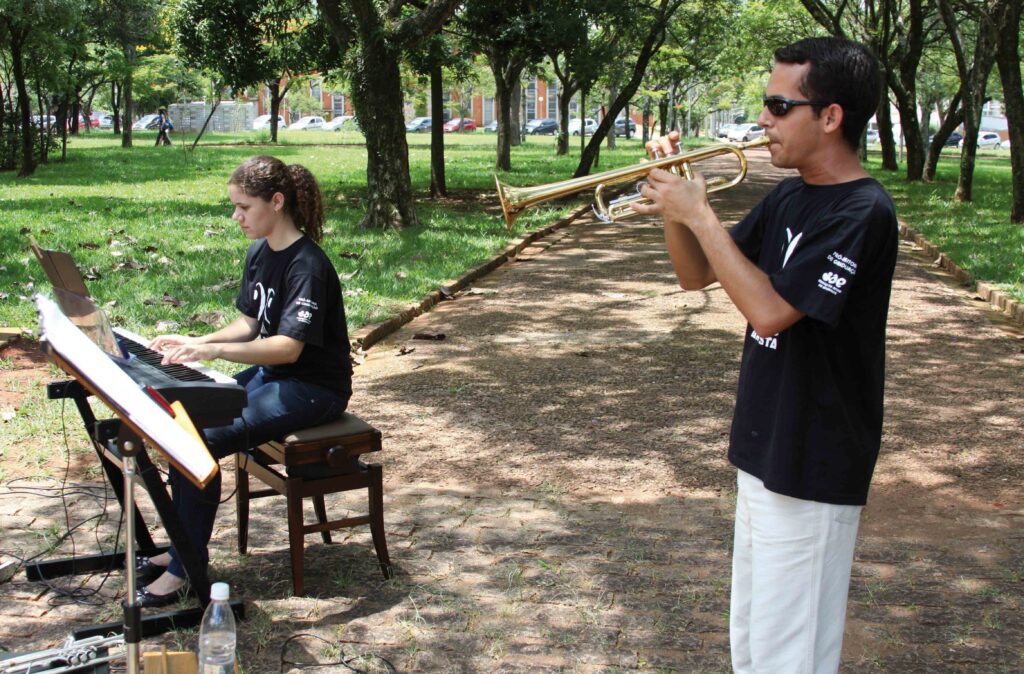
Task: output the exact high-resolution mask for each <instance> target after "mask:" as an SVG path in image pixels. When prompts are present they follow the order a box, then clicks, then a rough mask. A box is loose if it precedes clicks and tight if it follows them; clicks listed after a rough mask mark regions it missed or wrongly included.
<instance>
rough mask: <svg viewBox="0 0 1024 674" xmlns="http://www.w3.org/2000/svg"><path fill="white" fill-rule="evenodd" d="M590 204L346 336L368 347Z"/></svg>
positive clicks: (359, 346)
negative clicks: (387, 315) (409, 304)
mask: <svg viewBox="0 0 1024 674" xmlns="http://www.w3.org/2000/svg"><path fill="white" fill-rule="evenodd" d="M590 208H591V207H590V206H589V205H587V206H581V207H580V208H578V209H576V210H575V211H573V212H572V213H569V214H568V215H566V216H565V217H564V218H561V219H560V220H556V221H555V222H553V223H551V224H550V225H547V226H545V227H541V228H540V229H538V230H535V231H533V232H528V233H526V234H524V235H523V236H521V237H520V238H518V239H515V240H513V241H511V242H509V244H508V245H507V246H505V249H504V250H503V251H501V252H500V253H498V254H497V255H495V256H494V257H492V258H491V259H490V260H487V261H486V262H483V263H481V264H479V265H477V266H475V267H473V268H472V269H470V270H469V271H467V272H466V273H465V274H463V275H462V276H460V277H459V278H457V279H454V280H452V281H449V282H448V283H445V284H444V285H442V286H440V287H439V288H438V289H437V290H432V291H430V292H429V293H427V294H426V296H425V297H424V298H423V299H422V300H420V302H419V304H413V305H411V306H410V307H409V308H407V309H405V310H403V311H401V312H399V313H398V315H397V316H394V317H392V318H389V319H388V320H386V321H382V322H380V323H371V324H369V325H364V326H363V327H361V328H359V329H358V330H356V331H355V332H353V333H352V335H351V337H350V341H351V343H352V348H353V349H362V350H363V351H365V350H366V349H369V348H370V347H371V346H373V345H374V344H376V343H377V342H379V341H381V340H382V339H384V338H385V337H387V336H388V335H390V334H391V333H393V332H396V331H397V330H398V329H399V328H401V327H402V326H403V325H405V324H406V323H408V322H410V321H411V320H412V319H414V318H416V317H417V316H419V315H421V314H423V313H426V312H428V311H430V310H431V309H432V308H433V307H434V306H435V305H437V304H439V303H441V302H443V301H444V300H449V299H452V296H454V295H455V293H457V292H459V291H460V290H463V289H465V288H466V287H468V286H469V285H470V284H471V283H472V282H473V281H475V280H477V279H479V278H481V277H482V276H486V275H487V274H489V273H491V272H492V271H494V270H495V269H497V268H498V267H500V266H501V265H503V264H505V263H506V262H508V261H509V260H510V259H513V258H515V257H516V256H517V255H519V253H520V252H522V250H523V249H524V248H526V247H527V246H529V245H530V244H532V243H533V242H535V241H537V240H538V239H542V238H544V237H545V236H547V235H549V234H551V233H552V232H556V231H558V230H559V229H562V228H563V227H566V226H568V225H569V224H571V223H572V222H573V221H574V220H576V218H578V217H580V216H581V215H583V214H585V213H587V212H589V211H590Z"/></svg>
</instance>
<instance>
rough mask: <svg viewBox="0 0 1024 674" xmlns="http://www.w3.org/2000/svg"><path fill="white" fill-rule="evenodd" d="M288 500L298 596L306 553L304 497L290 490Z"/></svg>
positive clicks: (294, 578) (294, 582)
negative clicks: (303, 512) (303, 517)
mask: <svg viewBox="0 0 1024 674" xmlns="http://www.w3.org/2000/svg"><path fill="white" fill-rule="evenodd" d="M285 499H286V500H287V501H288V547H289V548H290V549H291V554H292V591H293V592H294V593H295V595H296V596H300V595H302V591H303V589H304V587H303V567H302V565H303V561H304V560H303V557H304V553H305V549H304V547H305V541H304V537H303V535H302V524H303V522H302V497H301V496H297V495H295V494H293V493H292V492H291V490H289V491H288V493H287V494H285Z"/></svg>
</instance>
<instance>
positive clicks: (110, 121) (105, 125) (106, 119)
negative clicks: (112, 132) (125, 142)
mask: <svg viewBox="0 0 1024 674" xmlns="http://www.w3.org/2000/svg"><path fill="white" fill-rule="evenodd" d="M98 114H99V120H100V128H101V129H113V128H114V115H112V114H110V113H109V112H101V113H98Z"/></svg>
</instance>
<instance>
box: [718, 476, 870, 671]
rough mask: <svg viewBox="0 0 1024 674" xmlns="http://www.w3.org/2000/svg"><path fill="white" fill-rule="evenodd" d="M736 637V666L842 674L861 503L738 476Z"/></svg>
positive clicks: (732, 621)
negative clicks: (817, 497) (810, 496)
mask: <svg viewBox="0 0 1024 674" xmlns="http://www.w3.org/2000/svg"><path fill="white" fill-rule="evenodd" d="M736 482H737V486H738V489H737V495H736V533H735V539H734V541H733V554H732V600H731V607H730V610H729V639H730V643H731V647H732V666H733V669H734V670H735V671H736V672H737V674H753V673H755V672H756V673H757V674H768V673H772V674H775V673H777V674H835V672H837V671H838V670H839V656H840V653H841V651H842V648H843V625H844V623H845V621H846V596H847V593H848V591H849V587H850V569H851V567H852V566H853V548H854V544H855V542H856V539H857V525H858V524H859V522H860V512H861V508H862V507H861V506H842V505H832V504H829V503H818V502H816V501H804V500H802V499H796V498H792V497H789V496H783V495H781V494H776V493H774V492H770V491H768V490H767V489H765V487H764V484H763V483H762V482H761V480H759V479H757V478H756V477H754V476H753V475H750V474H749V473H745V472H743V471H742V470H741V471H738V475H737V478H736Z"/></svg>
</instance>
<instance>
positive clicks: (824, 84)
mask: <svg viewBox="0 0 1024 674" xmlns="http://www.w3.org/2000/svg"><path fill="white" fill-rule="evenodd" d="M881 86H882V81H881V76H880V71H879V65H878V61H877V59H876V58H875V57H874V55H873V54H872V53H871V52H870V51H869V50H868V48H867V47H865V46H864V45H861V44H858V43H856V42H852V41H850V40H846V39H842V38H834V37H824V38H808V39H804V40H800V41H798V42H796V43H794V44H791V45H788V46H785V47H781V48H779V49H778V50H776V52H775V67H774V69H773V71H772V74H771V77H770V78H769V80H768V84H767V87H766V89H765V93H764V100H763V102H764V108H763V110H762V111H761V114H760V116H759V117H758V120H757V122H758V124H759V125H760V126H762V127H763V128H764V129H765V134H766V135H767V136H768V138H769V139H770V145H769V150H770V152H771V160H772V164H773V165H775V166H777V167H780V168H793V169H796V170H797V172H798V173H799V175H798V176H796V177H792V178H788V179H786V180H783V181H782V182H781V183H780V184H779V185H778V186H777V187H775V189H774V190H773V191H772V192H771V193H770V194H768V196H767V197H765V198H764V200H763V201H761V203H760V204H758V205H757V206H756V207H755V208H754V209H753V210H752V211H751V212H750V213H749V214H748V215H747V216H746V217H745V218H744V219H743V220H742V221H740V222H739V223H738V224H737V225H735V226H734V227H732V228H731V229H730V230H725V229H724V228H722V227H721V225H720V223H719V220H718V217H717V216H716V214H715V212H714V210H713V209H712V207H711V206H710V204H709V202H708V199H707V194H706V189H705V183H704V180H703V178H701V177H700V176H697V177H696V178H695V179H694V180H692V181H688V180H685V179H682V178H681V177H679V176H676V175H675V174H673V173H670V172H668V171H664V170H660V169H655V170H652V171H651V173H650V175H649V176H648V180H647V184H646V185H645V186H644V187H643V188H642V190H641V193H642V194H643V196H644V197H646V198H647V199H648V200H649V203H646V204H638V205H635V206H634V208H635V209H636V210H638V211H640V212H641V213H648V214H654V215H660V216H661V217H662V219H663V220H664V227H665V240H666V246H667V248H668V253H669V256H670V258H671V260H672V264H673V267H674V269H675V272H676V275H677V277H678V279H679V283H680V285H681V286H682V287H683V288H684V289H688V290H689V289H699V288H704V287H706V286H708V285H710V284H711V283H715V282H718V283H720V284H721V285H722V288H723V289H724V290H725V292H726V293H727V294H728V296H729V298H730V300H731V301H732V302H733V304H735V306H736V307H737V308H738V309H739V311H740V312H741V313H742V314H743V316H744V317H745V318H746V319H747V321H748V325H747V328H746V332H745V336H744V342H743V357H742V361H741V365H740V377H739V385H738V390H737V396H736V409H735V413H734V416H733V423H732V431H731V433H730V437H729V460H730V462H731V463H732V464H733V465H734V466H735V467H736V469H737V497H736V521H735V533H734V545H733V569H732V596H731V607H730V613H729V621H730V626H729V632H730V644H731V646H730V647H731V651H732V664H733V668H734V670H735V671H736V672H738V673H740V674H744V673H751V672H759V673H764V672H773V673H779V674H802V673H807V674H811V673H814V674H825V673H834V672H836V671H837V670H838V668H839V662H840V654H841V650H842V641H843V628H844V623H845V616H846V603H847V594H848V590H849V583H850V572H851V567H852V564H853V555H854V545H855V542H856V537H857V528H858V524H859V521H860V515H861V509H862V507H863V506H864V504H865V502H866V499H867V494H868V488H869V485H870V482H871V477H872V474H873V472H874V467H875V462H876V460H877V457H878V452H879V448H880V445H881V434H882V398H883V387H884V374H885V373H884V367H885V328H886V319H887V314H888V308H889V295H890V291H891V288H892V278H893V272H894V269H895V264H896V253H897V247H898V238H897V221H896V215H895V209H894V208H893V204H892V200H891V199H890V198H889V195H888V194H887V193H886V192H885V190H884V189H883V188H882V186H881V185H880V184H879V183H878V182H876V181H875V180H874V179H872V178H870V177H869V176H868V174H867V173H866V172H865V171H864V168H863V167H862V165H861V163H860V159H859V157H858V154H857V148H858V146H859V143H860V138H861V135H862V134H863V132H864V128H865V127H866V125H867V122H868V120H869V119H870V118H871V116H872V115H873V114H874V112H875V109H876V107H877V104H878V100H879V96H880V92H881ZM677 144H678V134H675V133H673V134H670V135H669V136H667V137H665V138H662V139H657V140H656V141H652V142H651V143H650V144H649V145H648V152H649V153H650V154H651V156H655V155H656V154H657V153H665V154H668V153H672V152H674V151H675V150H676V147H677Z"/></svg>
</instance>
